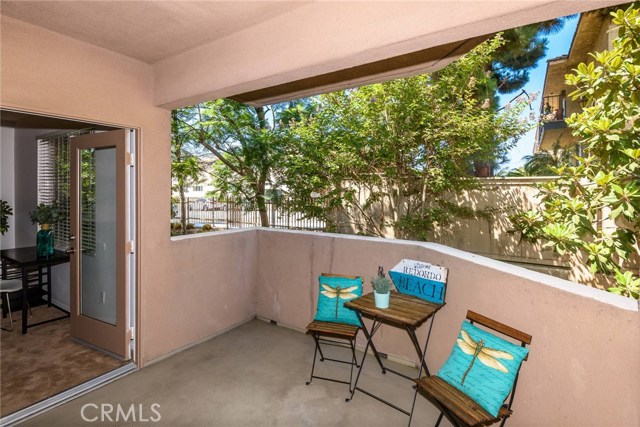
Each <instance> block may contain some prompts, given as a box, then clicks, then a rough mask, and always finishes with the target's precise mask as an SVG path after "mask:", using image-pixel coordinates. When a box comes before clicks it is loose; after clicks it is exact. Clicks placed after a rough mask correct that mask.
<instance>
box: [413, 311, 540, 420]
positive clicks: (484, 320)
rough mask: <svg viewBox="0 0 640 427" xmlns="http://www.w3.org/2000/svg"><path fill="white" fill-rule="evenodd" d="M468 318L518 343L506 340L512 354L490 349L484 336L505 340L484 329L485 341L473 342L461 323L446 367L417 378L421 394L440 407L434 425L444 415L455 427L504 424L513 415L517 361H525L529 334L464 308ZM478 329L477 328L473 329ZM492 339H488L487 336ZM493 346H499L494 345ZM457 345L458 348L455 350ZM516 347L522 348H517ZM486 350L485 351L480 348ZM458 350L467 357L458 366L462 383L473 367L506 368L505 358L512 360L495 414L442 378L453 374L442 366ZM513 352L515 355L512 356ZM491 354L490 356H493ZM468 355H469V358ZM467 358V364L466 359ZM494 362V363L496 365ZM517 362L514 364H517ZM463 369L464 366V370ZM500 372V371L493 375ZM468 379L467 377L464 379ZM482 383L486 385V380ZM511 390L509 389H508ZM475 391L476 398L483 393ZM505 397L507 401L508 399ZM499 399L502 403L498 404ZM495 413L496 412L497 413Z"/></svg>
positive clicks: (502, 369) (490, 370)
mask: <svg viewBox="0 0 640 427" xmlns="http://www.w3.org/2000/svg"><path fill="white" fill-rule="evenodd" d="M467 320H468V321H469V322H468V323H469V324H471V325H473V324H474V323H477V324H479V325H482V326H484V327H486V328H487V329H490V330H492V331H496V332H499V333H501V334H503V335H505V336H508V337H510V338H513V339H515V340H516V341H518V342H519V344H520V345H519V346H517V345H515V344H513V343H511V342H507V345H510V346H513V347H515V348H513V347H512V349H513V350H515V351H511V353H509V354H506V355H505V353H507V352H505V351H500V350H504V349H505V347H501V348H500V350H496V349H494V348H491V346H490V345H489V344H490V342H489V343H488V342H487V341H486V336H487V335H488V336H491V337H494V338H496V339H497V340H500V341H502V342H506V340H502V339H501V338H499V337H497V336H495V335H493V334H490V333H488V332H487V331H484V332H483V333H484V334H485V335H484V337H485V340H480V339H478V336H477V337H476V340H475V341H474V338H473V337H470V334H467V333H466V332H464V330H465V327H464V324H463V330H462V331H461V333H460V336H459V338H458V340H457V341H456V342H457V344H456V345H454V351H452V353H451V356H450V357H449V359H448V360H447V362H446V363H445V366H443V368H442V369H441V370H440V371H439V372H438V374H436V375H431V376H428V377H423V378H420V379H418V380H416V383H417V386H418V389H419V391H420V392H421V393H422V394H424V395H425V396H426V397H427V398H428V399H429V400H430V401H431V402H432V403H433V404H434V405H436V406H437V407H438V409H440V416H439V417H438V421H437V422H436V424H435V426H436V427H437V426H439V425H440V422H441V421H442V418H443V417H445V416H446V417H447V419H448V420H449V421H450V422H451V423H452V424H453V425H454V426H484V425H491V424H493V423H496V422H498V421H502V423H501V424H500V425H501V426H504V424H505V422H506V420H507V418H508V417H509V416H510V415H511V414H512V410H511V406H512V404H513V398H514V396H515V392H516V385H517V382H518V375H519V372H520V369H519V368H520V362H521V361H524V360H526V359H527V357H528V350H527V349H526V348H525V347H526V345H528V344H531V335H529V334H526V333H524V332H521V331H519V330H517V329H514V328H512V327H510V326H507V325H504V324H502V323H500V322H497V321H495V320H492V319H490V318H488V317H485V316H482V315H480V314H478V313H475V312H473V311H467ZM476 329H477V330H480V328H476ZM490 339H491V338H490ZM493 346H494V347H498V346H495V345H493ZM456 347H458V350H456ZM518 349H522V351H519V350H518ZM483 350H485V351H483ZM456 351H458V355H462V354H466V360H465V361H464V362H463V364H462V367H461V368H458V369H459V370H458V376H459V373H460V372H463V375H462V377H459V378H460V379H461V380H462V384H464V381H465V377H467V375H469V377H470V376H471V375H470V373H471V371H472V370H473V369H476V370H478V369H485V370H487V371H489V372H493V371H494V370H495V372H498V371H502V372H505V370H507V371H508V369H507V368H506V367H505V365H506V362H505V360H508V361H509V362H511V363H515V365H514V367H511V365H509V367H510V369H511V370H512V373H511V375H513V378H512V381H513V383H512V387H510V388H509V386H510V384H509V385H508V386H507V388H506V391H505V392H504V393H503V394H504V397H503V396H499V397H500V398H501V399H502V400H499V401H498V402H497V403H496V404H495V405H496V406H495V410H494V414H491V413H489V412H488V410H486V409H485V407H483V406H481V404H480V403H478V402H477V401H475V400H474V399H472V398H471V397H470V396H469V395H468V393H465V392H463V391H461V390H460V387H458V386H453V385H451V384H450V382H454V383H455V381H454V380H451V381H450V382H447V381H445V379H444V378H448V379H451V378H452V377H453V374H452V372H453V371H454V370H455V369H445V367H446V366H447V365H454V364H456V363H457V362H454V363H450V362H451V360H452V358H454V353H455V352H456ZM513 354H516V355H515V356H513ZM492 355H493V356H492ZM469 356H470V357H471V358H469ZM467 360H470V363H469V362H467ZM496 362H497V364H496ZM516 362H517V363H516ZM465 368H466V369H465ZM496 375H500V374H496ZM466 379H467V380H468V379H469V378H468V377H467V378H466ZM484 381H485V382H484V383H483V384H486V379H485V380H484ZM469 383H470V381H469V382H467V386H469ZM509 390H510V391H509ZM474 391H475V392H476V393H479V394H478V395H477V396H480V397H476V399H477V400H480V399H482V398H483V396H485V395H486V393H485V392H484V391H482V390H474ZM507 397H508V400H507ZM500 402H501V403H500ZM485 406H486V405H485ZM496 412H497V414H496Z"/></svg>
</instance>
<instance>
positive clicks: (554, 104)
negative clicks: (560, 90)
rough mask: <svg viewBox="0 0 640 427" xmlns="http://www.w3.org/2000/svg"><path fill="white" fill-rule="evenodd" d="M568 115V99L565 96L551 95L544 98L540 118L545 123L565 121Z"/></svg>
mask: <svg viewBox="0 0 640 427" xmlns="http://www.w3.org/2000/svg"><path fill="white" fill-rule="evenodd" d="M566 114H567V97H566V96H565V95H550V96H544V97H542V103H541V104H540V116H541V117H542V120H543V121H544V122H554V121H560V120H564V119H565V118H566Z"/></svg>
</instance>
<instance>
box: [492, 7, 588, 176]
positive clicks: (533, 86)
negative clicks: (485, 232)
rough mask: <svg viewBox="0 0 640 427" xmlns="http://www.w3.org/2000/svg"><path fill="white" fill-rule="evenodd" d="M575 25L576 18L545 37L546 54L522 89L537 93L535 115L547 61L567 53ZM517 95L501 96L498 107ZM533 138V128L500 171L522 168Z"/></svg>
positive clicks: (511, 153)
mask: <svg viewBox="0 0 640 427" xmlns="http://www.w3.org/2000/svg"><path fill="white" fill-rule="evenodd" d="M577 25H578V17H577V16H575V17H573V18H569V19H567V20H566V21H565V24H564V28H562V31H560V32H558V33H557V34H552V35H549V36H547V38H548V39H549V45H548V49H547V54H546V55H545V56H544V57H543V58H541V59H540V61H539V62H538V65H537V67H536V68H534V69H533V70H531V72H530V80H529V83H527V84H526V86H525V87H524V90H526V91H527V93H528V94H533V93H538V95H539V96H538V99H537V100H536V101H535V102H534V103H533V105H532V107H533V109H534V111H535V112H536V114H537V113H538V111H540V102H541V98H542V89H543V87H544V76H545V73H546V71H547V60H548V59H551V58H555V57H557V56H560V55H566V54H567V53H568V52H569V47H570V46H571V40H572V39H573V34H574V33H575V31H576V26H577ZM517 93H518V92H515V93H510V94H507V95H501V96H500V105H505V104H507V103H508V102H509V101H510V100H512V99H513V97H514V96H515V95H517ZM525 115H526V116H528V115H529V111H526V114H525ZM535 138H536V129H535V128H534V129H532V130H530V131H529V132H527V134H526V135H525V136H524V137H522V138H521V139H520V140H519V141H518V143H517V144H516V146H515V147H513V148H512V149H511V151H510V152H509V159H510V160H509V162H507V163H505V164H504V165H501V167H500V169H502V168H507V169H516V168H518V167H520V166H522V165H523V164H524V161H523V160H522V157H524V156H528V155H531V154H533V144H534V142H535Z"/></svg>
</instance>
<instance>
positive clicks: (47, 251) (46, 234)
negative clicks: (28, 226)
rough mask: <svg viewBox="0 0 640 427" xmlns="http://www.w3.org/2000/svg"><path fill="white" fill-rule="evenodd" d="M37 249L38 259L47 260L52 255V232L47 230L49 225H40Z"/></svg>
mask: <svg viewBox="0 0 640 427" xmlns="http://www.w3.org/2000/svg"><path fill="white" fill-rule="evenodd" d="M36 246H37V247H38V258H49V257H50V256H52V255H53V230H51V229H50V228H49V224H42V226H41V227H40V231H38V236H37V239H36Z"/></svg>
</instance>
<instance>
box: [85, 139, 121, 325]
mask: <svg viewBox="0 0 640 427" xmlns="http://www.w3.org/2000/svg"><path fill="white" fill-rule="evenodd" d="M116 166H117V165H116V148H115V147H110V148H97V149H96V148H83V149H81V150H80V201H81V209H80V225H81V226H80V235H79V236H77V239H78V241H79V242H80V247H81V252H80V259H79V262H80V313H81V314H82V315H84V316H89V317H91V318H93V319H96V320H100V321H102V322H106V323H110V324H112V325H115V324H116V255H117V253H116V229H117V227H116V225H117V217H116V206H117V200H116Z"/></svg>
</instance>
